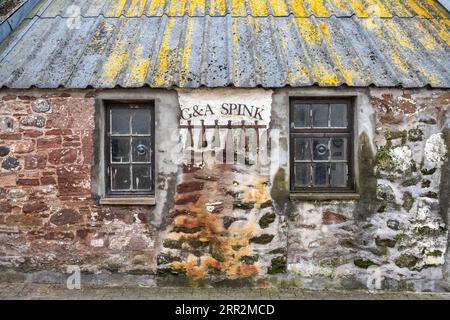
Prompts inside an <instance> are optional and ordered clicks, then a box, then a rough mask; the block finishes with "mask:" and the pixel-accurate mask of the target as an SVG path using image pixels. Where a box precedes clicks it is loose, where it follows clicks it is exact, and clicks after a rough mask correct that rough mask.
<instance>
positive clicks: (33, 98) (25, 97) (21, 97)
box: [19, 96, 36, 101]
mask: <svg viewBox="0 0 450 320" xmlns="http://www.w3.org/2000/svg"><path fill="white" fill-rule="evenodd" d="M19 99H20V100H25V101H31V100H36V97H31V96H19Z"/></svg>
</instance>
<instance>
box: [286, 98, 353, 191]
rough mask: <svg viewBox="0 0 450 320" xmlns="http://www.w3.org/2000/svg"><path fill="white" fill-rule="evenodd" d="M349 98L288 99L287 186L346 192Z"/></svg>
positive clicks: (348, 178) (349, 181)
mask: <svg viewBox="0 0 450 320" xmlns="http://www.w3.org/2000/svg"><path fill="white" fill-rule="evenodd" d="M352 119H353V118H352V104H351V101H350V100H342V99H336V100H298V99H295V100H292V101H291V106H290V150H291V153H290V158H291V190H292V191H294V192H295V191H298V192H302V191H303V192H329V191H332V192H339V191H342V192H349V191H353V190H354V184H353V174H352V172H353V169H352V167H353V159H352V158H353V157H352V155H353V153H352V152H353V151H352V149H353V138H352V136H353V121H352Z"/></svg>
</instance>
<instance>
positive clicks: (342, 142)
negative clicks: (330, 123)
mask: <svg viewBox="0 0 450 320" xmlns="http://www.w3.org/2000/svg"><path fill="white" fill-rule="evenodd" d="M346 159H347V139H346V138H333V139H331V160H346Z"/></svg>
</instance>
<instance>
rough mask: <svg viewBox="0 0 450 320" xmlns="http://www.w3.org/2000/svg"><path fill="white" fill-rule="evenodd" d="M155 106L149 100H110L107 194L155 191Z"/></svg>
mask: <svg viewBox="0 0 450 320" xmlns="http://www.w3.org/2000/svg"><path fill="white" fill-rule="evenodd" d="M153 112H154V109H153V105H152V104H148V103H116V102H112V103H107V108H106V127H105V133H106V137H105V138H106V141H105V147H106V148H105V149H106V152H105V159H106V163H107V165H106V179H105V181H106V194H107V195H108V196H122V197H123V196H133V197H135V196H139V195H141V196H145V195H152V194H154V178H153V177H154V150H153V149H154V120H153V119H154V114H153Z"/></svg>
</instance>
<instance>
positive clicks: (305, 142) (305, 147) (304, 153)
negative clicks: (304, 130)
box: [294, 139, 311, 160]
mask: <svg viewBox="0 0 450 320" xmlns="http://www.w3.org/2000/svg"><path fill="white" fill-rule="evenodd" d="M294 152H295V153H294V155H295V160H311V140H310V139H295V151H294Z"/></svg>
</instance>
